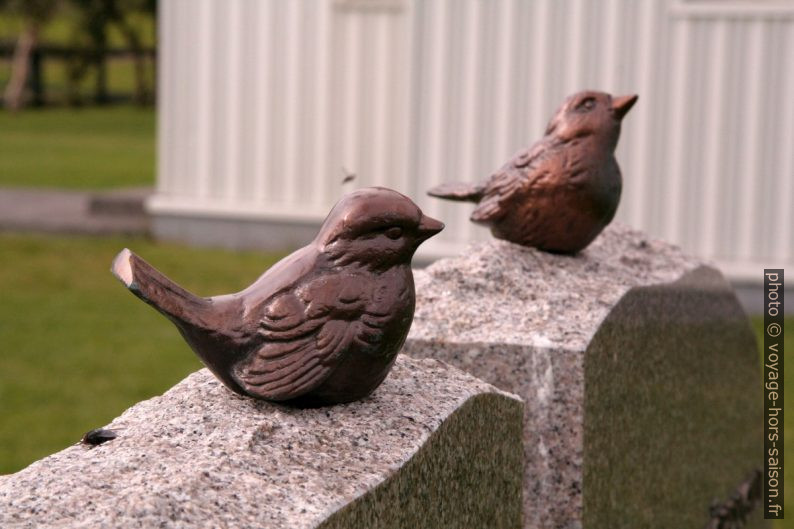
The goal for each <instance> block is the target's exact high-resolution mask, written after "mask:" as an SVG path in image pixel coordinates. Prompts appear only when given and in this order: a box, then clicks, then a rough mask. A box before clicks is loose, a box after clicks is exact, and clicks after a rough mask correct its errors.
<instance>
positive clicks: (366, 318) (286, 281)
mask: <svg viewBox="0 0 794 529" xmlns="http://www.w3.org/2000/svg"><path fill="white" fill-rule="evenodd" d="M443 228H444V225H443V224H442V223H441V222H439V221H437V220H435V219H433V218H430V217H428V216H426V215H424V214H422V211H421V210H420V209H419V207H417V206H416V204H414V203H413V202H412V201H411V200H410V199H409V198H408V197H406V196H403V195H401V194H400V193H398V192H396V191H393V190H391V189H386V188H381V187H372V188H366V189H360V190H358V191H355V192H353V193H350V194H348V195H346V196H344V197H343V198H342V199H341V200H340V201H339V202H338V203H337V204H336V205H335V206H334V207H333V209H332V210H331V212H330V213H329V214H328V217H326V219H325V221H324V222H323V225H322V227H321V228H320V231H319V233H318V234H317V236H316V237H315V239H314V240H313V241H312V242H311V243H309V244H308V245H307V246H304V247H303V248H301V249H299V250H297V251H295V252H294V253H292V254H290V255H288V256H287V257H285V258H284V259H282V260H281V261H279V262H278V263H276V264H275V265H273V266H272V267H271V268H270V269H269V270H267V271H266V272H265V273H264V274H262V276H260V277H259V279H257V280H256V281H255V282H254V283H253V284H252V285H251V286H249V287H248V288H246V289H244V290H242V291H240V292H238V293H236V294H228V295H222V296H216V297H211V298H202V297H198V296H195V295H193V294H191V293H190V292H188V291H187V290H185V289H183V288H182V287H180V286H179V285H177V284H176V283H174V282H173V281H171V280H170V279H169V278H167V277H166V276H165V275H163V274H162V273H160V272H158V271H157V270H155V269H154V268H153V267H152V266H151V265H149V264H148V263H147V262H146V261H144V260H143V259H141V258H140V257H138V256H137V255H135V254H134V253H132V252H130V251H129V250H128V249H126V248H125V249H124V250H122V251H121V252H120V253H119V254H118V255H117V256H116V258H115V259H114V261H113V265H112V268H111V271H112V272H113V274H114V275H115V276H116V277H117V278H118V279H120V280H121V281H122V282H123V283H124V285H126V287H127V288H128V289H130V291H132V293H133V294H135V295H136V296H138V297H139V298H141V299H142V300H143V301H145V302H146V303H148V304H150V305H152V306H153V307H154V308H155V309H157V310H158V311H160V313H162V314H163V315H165V316H166V317H167V318H168V319H170V320H171V321H172V322H173V323H174V324H175V325H176V327H177V328H178V329H179V332H180V333H181V334H182V336H183V337H184V338H185V340H186V341H187V343H188V344H189V345H190V347H191V348H192V349H193V351H195V353H196V354H197V355H198V357H199V358H200V359H201V360H202V362H204V364H205V365H206V366H207V367H208V368H209V369H210V370H211V371H212V372H213V373H214V374H215V376H216V377H218V378H219V379H220V380H221V382H223V383H224V384H225V385H226V386H227V387H228V388H229V389H231V390H232V391H235V392H237V393H239V394H241V395H248V396H251V397H254V398H257V399H263V400H270V401H278V402H283V403H287V404H291V405H295V406H300V407H310V406H311V407H313V406H322V405H328V404H336V403H343V402H350V401H353V400H358V399H361V398H363V397H365V396H367V395H369V394H370V393H371V392H372V391H374V390H375V388H377V387H378V386H379V385H380V383H381V382H383V380H384V379H385V378H386V375H387V374H388V372H389V370H390V369H391V366H392V364H393V363H394V360H395V357H396V356H397V353H398V351H399V350H400V348H401V347H402V345H403V343H404V342H405V337H406V336H407V334H408V329H409V328H410V327H411V322H412V321H413V315H414V304H415V295H414V279H413V273H412V271H411V258H412V257H413V255H414V251H415V250H416V249H417V247H418V246H419V245H420V244H421V243H422V242H423V241H425V240H426V239H428V238H430V237H432V236H433V235H435V234H436V233H438V232H440V231H441V230H442V229H443Z"/></svg>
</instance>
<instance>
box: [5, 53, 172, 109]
mask: <svg viewBox="0 0 794 529" xmlns="http://www.w3.org/2000/svg"><path fill="white" fill-rule="evenodd" d="M13 55H14V43H10V42H0V62H5V63H7V65H8V68H6V70H7V71H9V72H10V64H11V61H12V58H13ZM156 58H157V50H156V49H155V48H144V49H142V50H140V51H138V52H137V53H135V52H133V51H132V50H130V49H127V48H106V49H104V50H101V51H98V50H92V49H84V48H76V47H69V46H59V45H51V44H44V45H40V46H37V47H36V48H35V49H34V51H33V52H32V53H31V57H30V75H29V77H28V85H27V91H28V104H29V105H30V106H37V107H41V106H46V105H62V104H67V105H69V104H71V105H80V104H86V103H92V104H111V103H129V102H134V103H138V104H153V103H154V86H155V85H154V79H155V69H156ZM57 61H59V62H61V63H62V66H63V67H64V68H63V70H64V72H65V73H64V76H63V77H62V78H61V79H60V81H62V82H61V83H57V82H54V80H53V79H48V78H47V71H48V70H47V65H48V64H49V63H51V62H57ZM113 61H120V62H129V65H130V66H131V67H132V68H133V75H132V77H131V78H132V83H131V84H130V86H129V87H128V88H126V87H125V88H123V89H121V90H120V89H118V88H116V89H115V90H111V89H109V87H108V84H109V83H108V77H109V75H108V64H109V63H110V62H113ZM139 68H143V69H145V71H144V72H138V71H136V70H138V69H139ZM69 72H72V73H74V72H78V73H76V74H75V75H76V77H77V78H75V79H69V75H70V73H69ZM140 75H143V78H142V79H139V76H140ZM87 79H92V80H93V83H92V84H93V86H92V87H91V88H90V89H88V90H86V82H87ZM7 82H8V76H7V75H6V76H2V75H0V93H2V89H3V87H4V86H5V84H6V83H7ZM0 104H1V102H0Z"/></svg>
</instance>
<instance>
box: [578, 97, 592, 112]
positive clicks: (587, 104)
mask: <svg viewBox="0 0 794 529" xmlns="http://www.w3.org/2000/svg"><path fill="white" fill-rule="evenodd" d="M594 108H595V98H592V97H588V98H585V99H584V100H583V101H582V102H581V103H579V104H578V105H577V106H576V110H579V111H582V112H589V111H590V110H593V109H594Z"/></svg>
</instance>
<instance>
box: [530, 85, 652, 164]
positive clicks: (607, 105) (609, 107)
mask: <svg viewBox="0 0 794 529" xmlns="http://www.w3.org/2000/svg"><path fill="white" fill-rule="evenodd" d="M636 101H637V96H636V95H627V96H620V97H612V96H611V95H609V94H606V93H604V92H594V91H592V90H587V91H584V92H579V93H578V94H574V95H572V96H570V97H568V98H567V99H566V100H565V101H564V102H563V104H562V106H560V108H559V109H558V110H557V113H556V114H554V117H553V118H551V121H549V125H548V127H547V128H546V135H547V136H548V135H553V136H555V137H556V138H558V139H560V140H562V141H565V142H567V141H570V140H573V139H575V138H583V137H587V136H590V137H594V138H596V139H597V140H601V141H603V142H604V146H605V147H607V148H609V149H610V150H611V151H612V150H614V149H615V147H616V146H617V144H618V138H619V137H620V123H621V121H622V120H623V117H624V116H625V115H626V114H627V113H628V111H629V110H631V107H632V106H634V103H635V102H636Z"/></svg>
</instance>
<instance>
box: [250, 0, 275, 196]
mask: <svg viewBox="0 0 794 529" xmlns="http://www.w3.org/2000/svg"><path fill="white" fill-rule="evenodd" d="M254 5H255V6H256V10H255V13H256V15H255V16H256V19H257V32H256V53H255V54H254V55H255V57H256V61H255V63H256V64H255V66H254V67H255V68H256V77H255V83H256V92H255V95H254V101H252V103H253V104H254V112H256V119H255V128H254V137H255V141H254V169H253V173H254V175H253V177H254V197H253V198H254V200H255V201H256V202H258V203H260V204H261V203H263V202H265V201H266V200H267V197H266V193H267V181H268V180H269V179H272V178H275V177H276V176H275V175H273V174H271V173H270V153H271V149H272V148H273V147H272V145H271V139H270V122H271V121H272V119H273V117H272V115H271V114H270V100H271V98H272V97H273V96H272V92H271V88H270V87H271V75H272V72H273V60H272V57H271V54H272V53H273V50H272V48H271V42H272V38H271V34H270V29H271V28H272V27H273V19H272V17H273V12H272V10H271V2H270V1H269V0H262V1H260V2H257V3H255V4H254Z"/></svg>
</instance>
